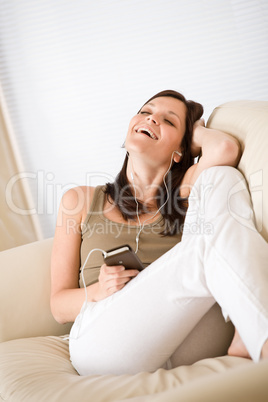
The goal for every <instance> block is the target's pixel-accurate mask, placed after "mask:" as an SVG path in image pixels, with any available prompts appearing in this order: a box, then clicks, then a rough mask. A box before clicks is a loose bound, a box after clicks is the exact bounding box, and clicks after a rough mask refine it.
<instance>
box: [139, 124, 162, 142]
mask: <svg viewBox="0 0 268 402" xmlns="http://www.w3.org/2000/svg"><path fill="white" fill-rule="evenodd" d="M137 132H138V133H147V134H149V136H150V137H151V138H152V139H153V140H158V138H157V137H156V135H155V134H154V133H153V132H152V131H150V130H149V129H148V128H142V127H141V128H139V129H138V131H137Z"/></svg>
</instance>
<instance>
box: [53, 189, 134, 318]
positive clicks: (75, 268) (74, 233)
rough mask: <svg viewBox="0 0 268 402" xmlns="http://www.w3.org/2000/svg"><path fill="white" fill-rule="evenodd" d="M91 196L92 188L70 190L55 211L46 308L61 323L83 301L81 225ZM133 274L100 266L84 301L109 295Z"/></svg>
mask: <svg viewBox="0 0 268 402" xmlns="http://www.w3.org/2000/svg"><path fill="white" fill-rule="evenodd" d="M93 194H94V188H92V187H77V188H74V189H71V190H69V191H67V192H66V193H65V194H64V196H63V197H62V200H61V204H60V208H59V213H58V218H57V224H56V230H55V236H54V242H53V249H52V258H51V296H50V305H51V311H52V314H53V316H54V318H55V319H56V321H58V322H59V323H61V324H64V323H66V322H73V321H74V320H75V318H76V316H77V315H78V314H79V312H80V310H81V307H82V305H83V303H84V301H85V290H84V289H83V288H79V269H80V246H81V225H82V222H83V219H84V218H85V216H86V212H87V211H88V208H89V205H90V203H91V200H92V197H93ZM137 272H138V271H137ZM136 274H137V273H136V271H132V270H128V271H126V270H125V269H124V268H123V267H122V266H114V267H107V266H106V265H105V264H103V265H102V267H101V269H100V275H99V280H98V282H96V283H94V284H93V285H90V286H88V287H87V295H88V301H99V300H101V299H104V298H106V297H108V296H110V295H111V294H113V293H115V292H117V291H118V290H120V289H122V288H123V287H124V286H125V284H126V283H127V282H128V281H129V280H130V279H131V277H133V276H135V275H136Z"/></svg>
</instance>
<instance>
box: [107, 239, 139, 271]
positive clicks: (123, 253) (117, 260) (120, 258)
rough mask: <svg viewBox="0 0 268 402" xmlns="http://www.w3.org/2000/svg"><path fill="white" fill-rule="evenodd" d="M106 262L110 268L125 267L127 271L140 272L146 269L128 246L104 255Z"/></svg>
mask: <svg viewBox="0 0 268 402" xmlns="http://www.w3.org/2000/svg"><path fill="white" fill-rule="evenodd" d="M104 262H105V264H106V265H108V266H112V265H123V266H124V267H125V269H137V270H139V271H142V270H143V269H144V266H143V264H142V262H141V261H140V259H139V258H138V256H137V255H136V254H135V253H134V251H133V250H132V248H131V247H130V246H129V245H128V244H125V245H123V246H121V247H119V248H115V249H111V250H108V251H107V252H106V254H105V255H104Z"/></svg>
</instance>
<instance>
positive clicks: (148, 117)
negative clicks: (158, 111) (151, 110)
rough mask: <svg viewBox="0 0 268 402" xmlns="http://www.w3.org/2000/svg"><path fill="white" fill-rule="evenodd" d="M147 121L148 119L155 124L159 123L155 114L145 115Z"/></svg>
mask: <svg viewBox="0 0 268 402" xmlns="http://www.w3.org/2000/svg"><path fill="white" fill-rule="evenodd" d="M147 121H150V122H152V123H154V124H156V125H157V126H158V125H159V119H158V118H157V116H156V115H155V114H150V115H149V116H147Z"/></svg>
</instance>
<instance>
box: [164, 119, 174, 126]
mask: <svg viewBox="0 0 268 402" xmlns="http://www.w3.org/2000/svg"><path fill="white" fill-rule="evenodd" d="M165 122H166V123H168V124H170V125H171V126H173V127H174V124H173V123H172V121H170V120H168V119H165Z"/></svg>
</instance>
